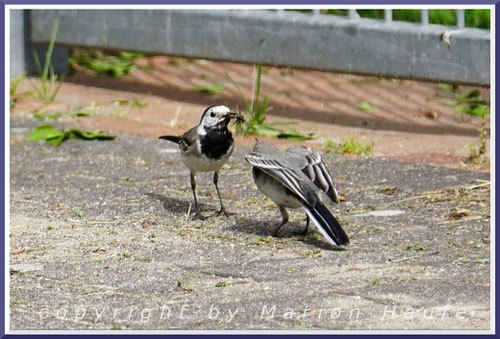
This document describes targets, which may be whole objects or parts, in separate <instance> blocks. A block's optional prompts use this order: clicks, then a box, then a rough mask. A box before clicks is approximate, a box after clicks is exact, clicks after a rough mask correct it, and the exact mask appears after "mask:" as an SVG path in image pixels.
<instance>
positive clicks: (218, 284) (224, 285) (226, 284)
mask: <svg viewBox="0 0 500 339" xmlns="http://www.w3.org/2000/svg"><path fill="white" fill-rule="evenodd" d="M228 285H229V284H228V283H227V282H225V281H219V282H218V283H217V284H215V287H226V286H228Z"/></svg>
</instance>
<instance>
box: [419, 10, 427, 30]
mask: <svg viewBox="0 0 500 339" xmlns="http://www.w3.org/2000/svg"><path fill="white" fill-rule="evenodd" d="M420 15H421V18H420V21H421V23H422V25H424V26H426V25H428V24H429V10H428V9H423V10H422V11H421V13H420Z"/></svg>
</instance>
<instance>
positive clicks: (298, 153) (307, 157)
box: [285, 146, 339, 202]
mask: <svg viewBox="0 0 500 339" xmlns="http://www.w3.org/2000/svg"><path fill="white" fill-rule="evenodd" d="M285 154H286V155H287V157H288V159H290V160H291V161H293V163H294V164H296V166H298V168H300V170H301V171H302V172H303V173H304V174H305V175H307V177H308V178H309V179H311V181H312V182H313V183H314V184H315V185H316V186H317V187H318V188H319V189H320V190H322V191H323V192H325V193H326V195H327V196H328V197H329V198H330V199H332V201H334V202H339V195H338V192H337V188H336V186H335V183H334V182H333V179H332V176H331V175H330V173H329V172H328V169H327V168H326V165H325V163H324V162H323V159H322V158H321V155H320V154H319V153H318V152H316V151H314V150H312V149H310V148H308V147H304V146H295V147H291V148H289V149H287V150H286V151H285ZM299 160H300V161H299Z"/></svg>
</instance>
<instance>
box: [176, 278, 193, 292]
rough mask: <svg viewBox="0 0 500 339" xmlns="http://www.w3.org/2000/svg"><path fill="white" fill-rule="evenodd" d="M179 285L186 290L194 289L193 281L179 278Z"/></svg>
mask: <svg viewBox="0 0 500 339" xmlns="http://www.w3.org/2000/svg"><path fill="white" fill-rule="evenodd" d="M177 286H179V287H180V288H181V289H183V290H184V291H192V290H193V286H192V283H191V281H189V280H179V281H177Z"/></svg>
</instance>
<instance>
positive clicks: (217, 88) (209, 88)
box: [194, 84, 226, 94]
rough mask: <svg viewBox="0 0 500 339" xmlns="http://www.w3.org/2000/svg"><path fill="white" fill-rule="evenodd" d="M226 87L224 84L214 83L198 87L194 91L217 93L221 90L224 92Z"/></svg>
mask: <svg viewBox="0 0 500 339" xmlns="http://www.w3.org/2000/svg"><path fill="white" fill-rule="evenodd" d="M225 89H226V86H224V85H223V84H214V85H208V86H200V87H197V88H195V90H194V91H195V92H197V93H202V94H217V93H219V92H222V91H223V90H225Z"/></svg>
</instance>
